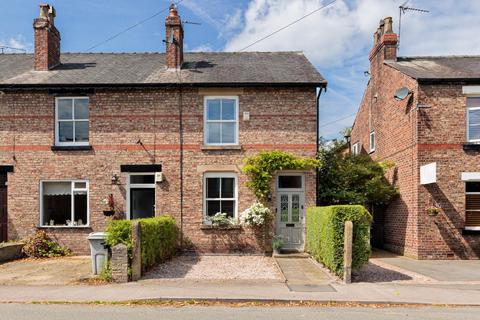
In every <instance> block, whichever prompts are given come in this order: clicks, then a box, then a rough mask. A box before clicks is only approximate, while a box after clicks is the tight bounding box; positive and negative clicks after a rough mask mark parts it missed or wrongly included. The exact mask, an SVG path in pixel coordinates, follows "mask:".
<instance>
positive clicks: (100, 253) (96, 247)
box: [87, 232, 108, 274]
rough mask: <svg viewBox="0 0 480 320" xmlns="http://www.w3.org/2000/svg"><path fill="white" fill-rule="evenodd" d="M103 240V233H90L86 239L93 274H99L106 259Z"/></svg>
mask: <svg viewBox="0 0 480 320" xmlns="http://www.w3.org/2000/svg"><path fill="white" fill-rule="evenodd" d="M105 238H106V234H105V232H92V233H90V234H89V235H88V237H87V239H88V242H89V243H90V252H91V257H92V272H93V274H99V273H100V271H101V270H102V268H103V265H104V263H105V261H106V259H107V255H108V249H107V247H106V245H105Z"/></svg>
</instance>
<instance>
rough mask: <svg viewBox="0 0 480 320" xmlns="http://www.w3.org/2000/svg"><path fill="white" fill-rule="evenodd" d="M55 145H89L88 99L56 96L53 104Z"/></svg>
mask: <svg viewBox="0 0 480 320" xmlns="http://www.w3.org/2000/svg"><path fill="white" fill-rule="evenodd" d="M55 145H57V146H88V145H89V100H88V98H86V97H80V98H73V97H68V98H57V99H56V106H55Z"/></svg>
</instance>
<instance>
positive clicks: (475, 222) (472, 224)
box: [465, 181, 480, 231]
mask: <svg viewBox="0 0 480 320" xmlns="http://www.w3.org/2000/svg"><path fill="white" fill-rule="evenodd" d="M465 191H466V192H465V230H479V231H480V181H468V182H465Z"/></svg>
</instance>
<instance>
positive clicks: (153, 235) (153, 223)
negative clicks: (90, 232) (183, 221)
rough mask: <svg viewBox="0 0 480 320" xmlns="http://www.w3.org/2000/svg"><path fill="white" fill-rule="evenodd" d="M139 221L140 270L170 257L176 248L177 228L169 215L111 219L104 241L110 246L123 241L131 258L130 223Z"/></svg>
mask: <svg viewBox="0 0 480 320" xmlns="http://www.w3.org/2000/svg"><path fill="white" fill-rule="evenodd" d="M134 221H139V222H140V230H141V231H140V243H141V250H142V270H147V269H149V268H151V267H153V266H154V265H155V264H157V263H160V262H163V261H165V260H168V259H170V258H171V257H172V256H173V255H174V254H175V252H176V250H177V236H178V228H177V225H176V223H175V220H174V219H173V218H172V217H170V216H161V217H156V218H148V219H138V220H112V221H110V222H109V223H108V225H107V228H106V230H105V231H106V233H107V239H106V242H107V244H108V245H109V246H110V247H113V246H115V245H117V244H119V243H123V244H125V245H126V246H127V248H128V257H129V260H130V262H131V259H132V248H133V243H132V225H133V222H134Z"/></svg>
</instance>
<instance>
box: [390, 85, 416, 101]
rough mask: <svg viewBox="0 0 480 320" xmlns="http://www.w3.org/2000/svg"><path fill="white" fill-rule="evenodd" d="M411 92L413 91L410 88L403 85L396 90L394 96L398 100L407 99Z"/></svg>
mask: <svg viewBox="0 0 480 320" xmlns="http://www.w3.org/2000/svg"><path fill="white" fill-rule="evenodd" d="M410 93H412V92H411V91H410V89H408V88H406V87H403V88H400V89H398V90H397V91H395V95H394V98H395V100H397V101H402V100H405V98H406V97H408V96H409V95H410Z"/></svg>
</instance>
